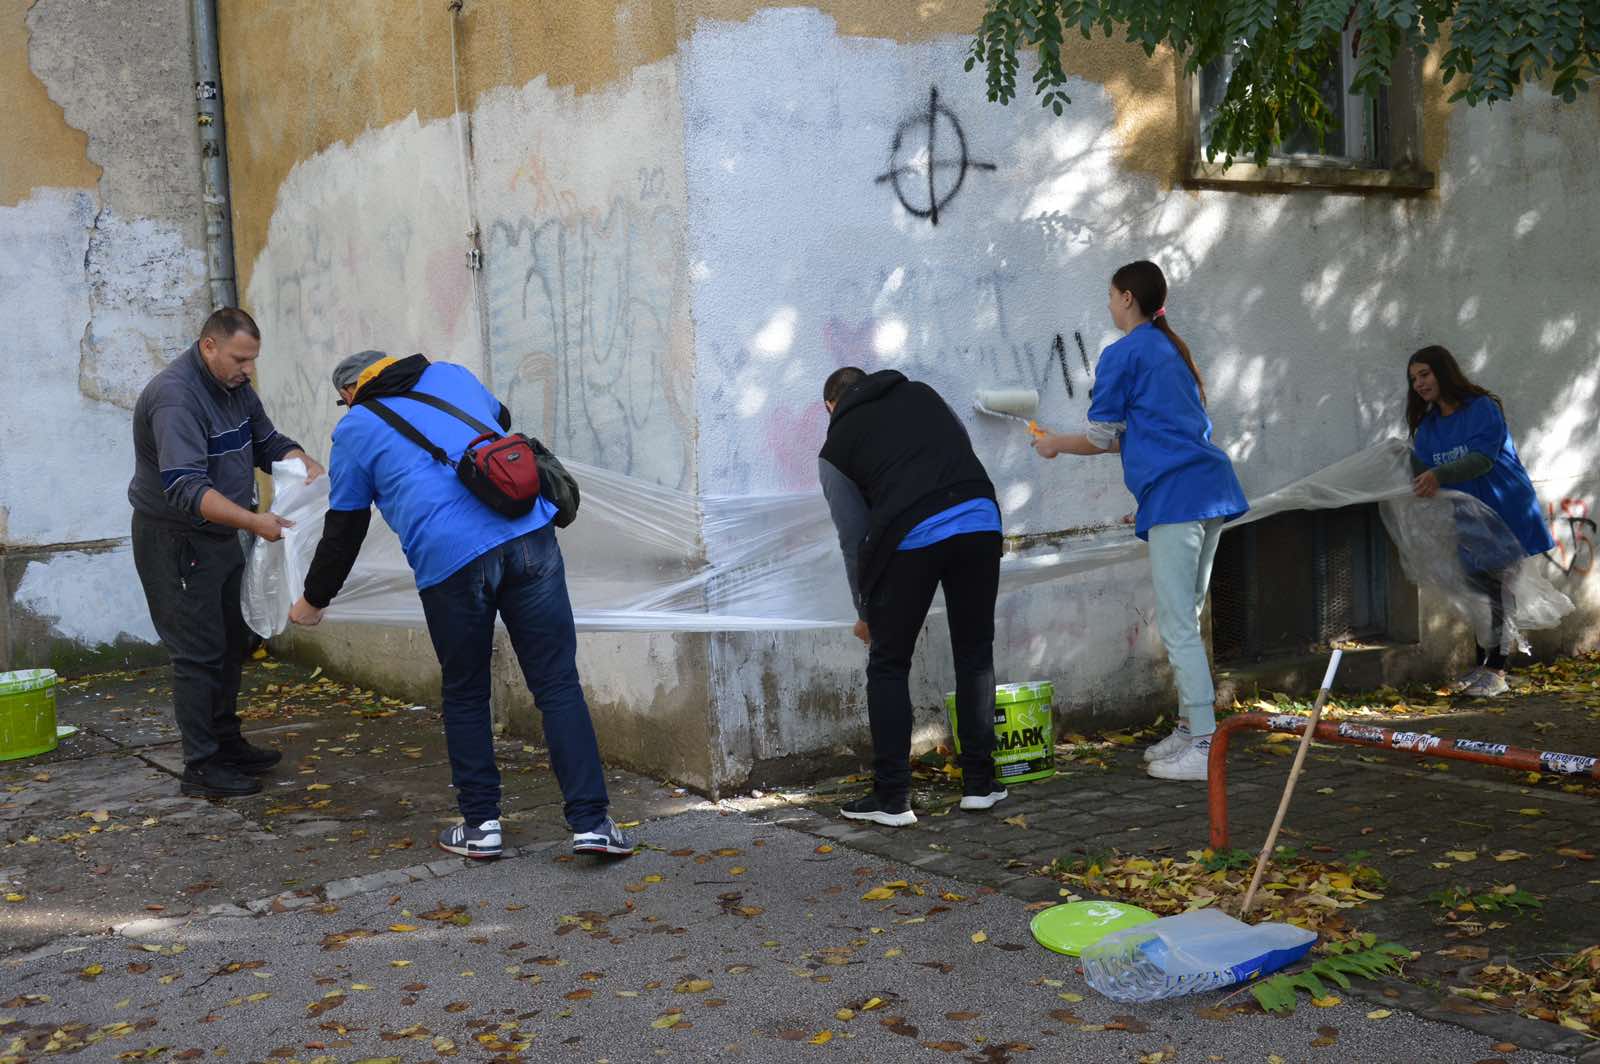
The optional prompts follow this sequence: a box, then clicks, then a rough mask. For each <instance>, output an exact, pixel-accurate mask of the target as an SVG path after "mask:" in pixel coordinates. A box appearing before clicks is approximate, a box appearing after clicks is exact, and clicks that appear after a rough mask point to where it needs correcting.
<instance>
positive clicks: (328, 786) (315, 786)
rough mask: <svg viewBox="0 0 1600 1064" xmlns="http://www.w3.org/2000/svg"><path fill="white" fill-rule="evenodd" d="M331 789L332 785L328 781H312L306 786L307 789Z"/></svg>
mask: <svg viewBox="0 0 1600 1064" xmlns="http://www.w3.org/2000/svg"><path fill="white" fill-rule="evenodd" d="M332 789H333V785H332V784H330V783H313V784H311V785H310V786H308V787H307V788H306V790H308V791H330V790H332Z"/></svg>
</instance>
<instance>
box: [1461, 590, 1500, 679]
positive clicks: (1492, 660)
mask: <svg viewBox="0 0 1600 1064" xmlns="http://www.w3.org/2000/svg"><path fill="white" fill-rule="evenodd" d="M1467 580H1468V581H1469V582H1471V584H1472V586H1473V587H1475V588H1477V589H1478V590H1479V591H1482V592H1483V593H1484V594H1485V595H1488V596H1489V641H1490V642H1491V643H1492V644H1494V645H1493V646H1489V647H1483V646H1480V647H1478V664H1479V665H1485V666H1487V667H1489V668H1491V669H1504V668H1505V667H1506V653H1505V647H1504V645H1503V644H1504V642H1505V624H1506V586H1505V582H1504V581H1503V580H1502V579H1501V578H1500V574H1499V573H1496V572H1487V571H1485V572H1476V573H1468V574H1467Z"/></svg>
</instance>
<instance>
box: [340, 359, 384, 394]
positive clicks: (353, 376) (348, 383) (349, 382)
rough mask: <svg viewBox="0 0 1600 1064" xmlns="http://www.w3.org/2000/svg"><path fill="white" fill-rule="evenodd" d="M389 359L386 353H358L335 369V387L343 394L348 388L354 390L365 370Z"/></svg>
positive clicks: (341, 362)
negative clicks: (382, 360) (375, 363)
mask: <svg viewBox="0 0 1600 1064" xmlns="http://www.w3.org/2000/svg"><path fill="white" fill-rule="evenodd" d="M388 357H389V355H388V352H385V351H357V352H356V353H355V354H353V355H350V356H348V357H346V358H344V359H342V360H341V361H340V362H339V364H338V365H337V366H335V367H333V386H334V387H335V388H337V389H338V390H339V391H341V392H342V391H344V390H345V389H346V388H354V387H355V386H356V381H358V380H360V379H361V374H362V371H363V370H365V369H366V368H367V367H368V366H370V365H372V364H373V363H374V362H377V361H379V360H380V359H385V358H388Z"/></svg>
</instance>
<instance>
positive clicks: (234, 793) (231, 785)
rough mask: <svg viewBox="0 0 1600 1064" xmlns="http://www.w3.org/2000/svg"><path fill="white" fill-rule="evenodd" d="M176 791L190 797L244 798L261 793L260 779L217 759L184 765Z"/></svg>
mask: <svg viewBox="0 0 1600 1064" xmlns="http://www.w3.org/2000/svg"><path fill="white" fill-rule="evenodd" d="M178 793H179V794H186V795H188V796H189V797H190V798H244V797H246V796H247V795H251V794H260V793H261V781H260V780H256V779H252V778H250V777H249V776H246V775H245V774H244V773H243V772H240V771H239V770H238V769H237V768H234V767H233V766H232V765H229V764H224V763H223V762H221V761H218V760H215V759H213V760H211V761H201V762H199V763H197V764H193V765H186V766H184V770H183V777H182V779H180V780H179V781H178Z"/></svg>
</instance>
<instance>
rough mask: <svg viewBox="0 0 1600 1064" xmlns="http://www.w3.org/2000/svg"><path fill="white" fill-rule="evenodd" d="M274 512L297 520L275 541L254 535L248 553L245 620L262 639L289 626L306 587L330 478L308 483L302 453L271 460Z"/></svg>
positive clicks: (326, 507)
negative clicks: (272, 461) (271, 541)
mask: <svg viewBox="0 0 1600 1064" xmlns="http://www.w3.org/2000/svg"><path fill="white" fill-rule="evenodd" d="M272 512H273V513H275V514H277V515H278V516H280V517H286V518H288V519H289V520H290V521H293V522H294V527H293V528H286V529H284V530H283V537H282V538H281V539H279V540H278V541H277V542H276V543H268V542H267V541H266V540H264V539H261V538H260V537H259V536H258V537H256V540H255V543H254V544H253V545H252V546H251V547H250V552H249V553H248V554H247V555H245V562H244V589H243V592H242V593H241V595H240V600H241V601H240V605H241V606H242V608H243V610H244V620H245V623H246V624H248V625H249V626H250V630H251V631H253V632H255V633H256V634H257V635H259V636H260V637H261V638H263V639H270V638H272V637H273V636H275V635H277V634H278V633H279V632H281V631H283V630H284V629H285V628H287V627H288V626H289V608H290V607H291V606H293V605H294V604H295V602H296V601H297V600H298V599H299V598H300V594H301V592H302V591H304V590H305V583H306V570H307V569H309V568H310V567H311V558H312V555H314V554H315V553H316V550H317V543H318V542H319V541H321V539H322V523H323V519H324V518H325V517H326V516H327V513H328V478H327V477H318V478H317V479H316V480H314V481H312V482H311V483H310V484H307V483H306V466H305V463H304V462H302V461H301V460H300V459H298V458H291V459H289V460H288V461H287V462H274V463H272Z"/></svg>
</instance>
